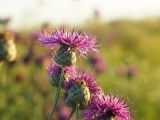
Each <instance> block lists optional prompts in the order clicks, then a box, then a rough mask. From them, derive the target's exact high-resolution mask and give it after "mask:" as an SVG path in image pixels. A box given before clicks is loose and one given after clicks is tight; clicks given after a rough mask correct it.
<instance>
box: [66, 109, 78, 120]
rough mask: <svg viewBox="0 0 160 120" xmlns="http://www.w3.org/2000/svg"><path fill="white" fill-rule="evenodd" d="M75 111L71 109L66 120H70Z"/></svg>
mask: <svg viewBox="0 0 160 120" xmlns="http://www.w3.org/2000/svg"><path fill="white" fill-rule="evenodd" d="M75 110H76V109H75V108H73V109H72V111H71V113H70V115H69V117H68V118H67V120H70V119H71V117H72V115H73V113H74V112H75Z"/></svg>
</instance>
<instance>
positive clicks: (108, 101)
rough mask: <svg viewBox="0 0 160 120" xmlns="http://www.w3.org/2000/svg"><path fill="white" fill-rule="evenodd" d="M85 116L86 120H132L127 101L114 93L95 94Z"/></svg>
mask: <svg viewBox="0 0 160 120" xmlns="http://www.w3.org/2000/svg"><path fill="white" fill-rule="evenodd" d="M83 117H84V119H85V120H132V118H131V115H130V112H129V109H128V106H127V105H126V103H125V101H124V100H122V99H119V98H117V97H116V96H113V95H107V96H95V97H94V98H93V99H92V101H91V103H90V105H89V106H88V107H87V108H86V109H85V110H84V113H83Z"/></svg>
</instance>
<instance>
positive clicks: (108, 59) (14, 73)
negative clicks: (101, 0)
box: [0, 13, 160, 120]
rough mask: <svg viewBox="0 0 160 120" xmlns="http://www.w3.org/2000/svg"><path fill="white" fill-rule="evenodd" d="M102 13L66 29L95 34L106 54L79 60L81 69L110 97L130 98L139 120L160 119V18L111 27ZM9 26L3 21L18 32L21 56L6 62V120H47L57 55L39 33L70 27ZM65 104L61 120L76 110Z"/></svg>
mask: <svg viewBox="0 0 160 120" xmlns="http://www.w3.org/2000/svg"><path fill="white" fill-rule="evenodd" d="M97 14H98V13H97ZM97 14H96V13H95V14H94V17H93V16H92V17H91V18H90V19H88V20H87V21H85V22H83V24H80V25H71V24H65V26H67V27H68V28H69V29H71V30H72V28H73V27H75V29H78V30H81V31H85V32H91V33H92V34H94V35H95V36H96V38H97V41H98V45H99V46H98V49H99V50H100V52H99V53H91V54H89V55H88V56H87V57H86V58H85V59H83V58H80V57H79V56H77V57H78V63H77V65H78V66H80V68H83V69H87V70H88V71H90V72H93V73H94V74H95V76H96V79H97V82H98V83H99V84H100V86H101V87H102V88H103V90H104V92H105V93H106V94H108V93H110V92H111V93H114V94H116V95H117V96H120V97H124V98H125V99H126V101H127V102H128V104H129V107H130V111H131V112H132V115H133V117H134V118H135V120H159V114H160V18H159V17H154V18H144V19H140V20H131V19H130V20H127V19H124V20H114V21H110V22H106V21H101V18H99V17H98V16H97ZM4 21H7V20H4ZM7 24H8V23H5V22H3V21H2V20H1V23H0V31H10V32H11V33H13V35H14V37H15V44H16V48H17V57H16V59H15V60H14V61H12V62H1V63H0V120H46V119H47V118H48V114H49V111H50V107H51V104H52V102H53V95H54V94H55V92H54V91H55V88H54V87H52V86H51V85H50V84H49V76H48V73H47V70H46V68H47V66H48V65H49V63H51V62H52V60H51V57H53V55H54V53H55V50H54V49H53V50H51V49H49V48H46V47H43V46H41V45H40V44H39V43H38V42H37V39H38V35H37V32H39V31H41V30H42V29H49V28H53V29H57V28H58V27H60V26H61V25H64V24H63V23H62V24H61V25H59V24H54V23H47V22H46V23H42V24H41V25H39V26H37V27H31V28H28V27H26V28H25V27H21V29H11V28H9V27H8V26H7ZM62 93H63V91H62ZM60 98H61V99H62V100H63V94H61V96H60ZM62 100H61V101H59V104H58V107H57V109H56V112H55V113H54V114H55V116H56V118H55V120H65V119H64V118H65V117H66V116H68V111H70V109H69V108H66V106H65V105H64V102H63V101H62ZM60 117H62V118H60ZM63 117H64V118H63Z"/></svg>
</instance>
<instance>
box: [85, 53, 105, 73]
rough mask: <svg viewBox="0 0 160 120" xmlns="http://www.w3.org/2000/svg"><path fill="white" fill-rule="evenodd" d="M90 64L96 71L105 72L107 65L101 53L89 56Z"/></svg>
mask: <svg viewBox="0 0 160 120" xmlns="http://www.w3.org/2000/svg"><path fill="white" fill-rule="evenodd" d="M88 62H89V64H90V65H91V66H92V67H93V68H94V69H95V71H96V72H99V73H101V72H105V71H106V69H107V65H106V63H105V61H104V60H103V58H102V56H101V55H99V54H93V55H90V56H89V57H88Z"/></svg>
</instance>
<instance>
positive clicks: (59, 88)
mask: <svg viewBox="0 0 160 120" xmlns="http://www.w3.org/2000/svg"><path fill="white" fill-rule="evenodd" d="M63 76H64V68H63V67H61V77H60V81H59V85H58V87H57V89H56V95H55V99H54V103H53V105H52V111H51V113H50V115H49V119H48V120H51V119H52V115H53V113H54V110H55V108H56V105H57V102H58V98H59V94H60V90H61V85H62V81H63Z"/></svg>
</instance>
